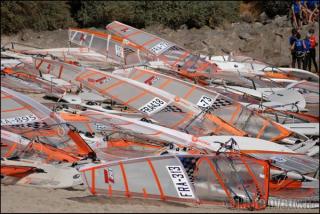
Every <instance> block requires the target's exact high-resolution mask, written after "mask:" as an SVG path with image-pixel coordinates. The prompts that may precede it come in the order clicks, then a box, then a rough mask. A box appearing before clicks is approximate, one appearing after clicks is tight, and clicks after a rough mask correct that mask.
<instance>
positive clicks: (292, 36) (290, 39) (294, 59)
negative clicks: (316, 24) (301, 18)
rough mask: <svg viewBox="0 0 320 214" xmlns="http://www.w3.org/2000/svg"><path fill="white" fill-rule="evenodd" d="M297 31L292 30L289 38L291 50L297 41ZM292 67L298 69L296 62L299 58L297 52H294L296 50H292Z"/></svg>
mask: <svg viewBox="0 0 320 214" xmlns="http://www.w3.org/2000/svg"><path fill="white" fill-rule="evenodd" d="M297 33H298V31H297V29H295V28H292V30H291V36H290V37H289V45H290V48H289V49H291V46H292V45H293V43H294V42H295V41H296V40H297ZM291 60H292V61H291V67H292V68H295V67H296V62H297V57H296V52H295V51H294V49H291Z"/></svg>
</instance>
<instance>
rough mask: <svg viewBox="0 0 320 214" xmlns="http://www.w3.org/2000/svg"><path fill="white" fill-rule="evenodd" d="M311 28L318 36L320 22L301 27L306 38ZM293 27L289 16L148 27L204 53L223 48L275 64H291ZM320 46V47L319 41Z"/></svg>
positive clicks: (210, 53) (169, 38) (218, 53)
mask: <svg viewBox="0 0 320 214" xmlns="http://www.w3.org/2000/svg"><path fill="white" fill-rule="evenodd" d="M310 28H314V29H315V32H316V36H319V35H318V31H319V23H314V24H313V25H311V24H310V25H305V26H303V27H302V29H301V31H300V33H301V36H302V38H304V37H305V36H306V33H307V31H308V30H309V29H310ZM291 29H292V27H291V23H290V20H289V19H288V18H287V17H286V16H276V17H275V18H274V19H273V20H268V21H266V20H264V21H263V22H253V23H247V22H239V23H232V24H230V25H228V26H224V27H223V28H216V29H214V30H213V29H210V28H208V27H204V28H201V29H189V30H187V29H179V30H177V31H173V30H168V29H164V28H163V27H161V26H156V27H155V26H154V27H149V28H147V29H146V31H148V32H150V33H153V34H157V35H159V36H161V37H163V38H165V39H167V40H169V41H172V42H175V43H177V44H179V45H182V46H184V47H186V48H187V49H189V50H194V51H195V52H197V53H201V54H209V55H222V54H224V53H223V51H222V49H223V50H225V51H232V52H235V53H237V54H243V55H247V56H250V57H253V58H255V59H257V60H260V61H263V62H267V63H270V64H272V65H276V66H289V65H290V62H291V53H290V51H289V41H288V39H289V36H290V35H291ZM317 48H318V49H317V50H319V45H318V47H317ZM317 57H319V56H318V55H317Z"/></svg>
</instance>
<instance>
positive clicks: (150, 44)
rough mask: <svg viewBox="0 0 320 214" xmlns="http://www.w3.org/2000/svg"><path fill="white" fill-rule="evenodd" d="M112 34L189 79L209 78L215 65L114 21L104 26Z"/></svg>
mask: <svg viewBox="0 0 320 214" xmlns="http://www.w3.org/2000/svg"><path fill="white" fill-rule="evenodd" d="M106 29H107V30H108V31H109V32H111V33H112V34H114V35H116V36H119V37H121V38H123V39H126V40H128V41H129V42H131V43H133V44H135V45H136V46H138V47H139V49H140V51H141V52H145V53H147V54H149V55H153V56H154V57H153V58H154V59H155V60H154V61H156V60H157V61H158V60H160V61H163V62H164V63H165V64H166V65H167V66H168V67H169V68H170V69H172V70H174V71H176V72H178V73H179V74H182V75H185V76H187V77H190V78H196V77H200V78H210V77H212V76H214V74H215V73H216V72H217V65H216V64H214V63H210V62H208V61H206V60H205V59H204V58H201V57H200V56H197V55H195V54H193V53H192V52H190V51H188V50H186V49H184V48H182V47H180V46H178V45H177V44H174V43H172V42H169V41H167V40H164V39H162V38H160V37H157V36H155V35H152V34H150V33H147V32H144V31H142V30H138V29H136V28H133V27H131V26H128V25H125V24H123V23H121V22H117V21H114V22H112V23H110V24H108V25H107V26H106Z"/></svg>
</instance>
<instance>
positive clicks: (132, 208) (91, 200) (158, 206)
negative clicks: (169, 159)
mask: <svg viewBox="0 0 320 214" xmlns="http://www.w3.org/2000/svg"><path fill="white" fill-rule="evenodd" d="M3 212H10V213H17V212H59V213H60V212H64V213H66V212H89V213H94V212H99V213H100V212H105V213H109V212H117V213H119V212H121V213H122V212H128V213H134V212H161V213H164V212H166V213H172V212H183V213H193V212H204V213H217V212H248V211H239V210H234V209H228V208H225V207H222V206H208V205H200V206H199V205H185V204H178V203H172V202H162V201H151V200H143V199H127V198H108V197H106V196H92V195H91V194H90V193H89V192H88V191H87V190H85V191H84V190H65V189H56V190H54V189H45V188H36V187H30V186H17V185H3V184H1V213H3ZM258 212H259V213H262V212H263V213H265V212H266V213H289V212H295V213H304V212H308V213H318V210H317V209H288V208H282V209H279V208H267V209H266V210H263V211H258Z"/></svg>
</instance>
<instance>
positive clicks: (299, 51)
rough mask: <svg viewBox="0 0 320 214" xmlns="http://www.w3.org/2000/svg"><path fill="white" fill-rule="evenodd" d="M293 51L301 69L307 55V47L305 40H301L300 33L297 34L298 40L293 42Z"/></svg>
mask: <svg viewBox="0 0 320 214" xmlns="http://www.w3.org/2000/svg"><path fill="white" fill-rule="evenodd" d="M291 50H294V51H295V54H296V57H297V62H298V68H299V69H301V65H302V61H303V58H304V55H305V46H304V43H303V40H302V39H301V35H300V33H297V39H296V41H294V42H293V44H292V46H291Z"/></svg>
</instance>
